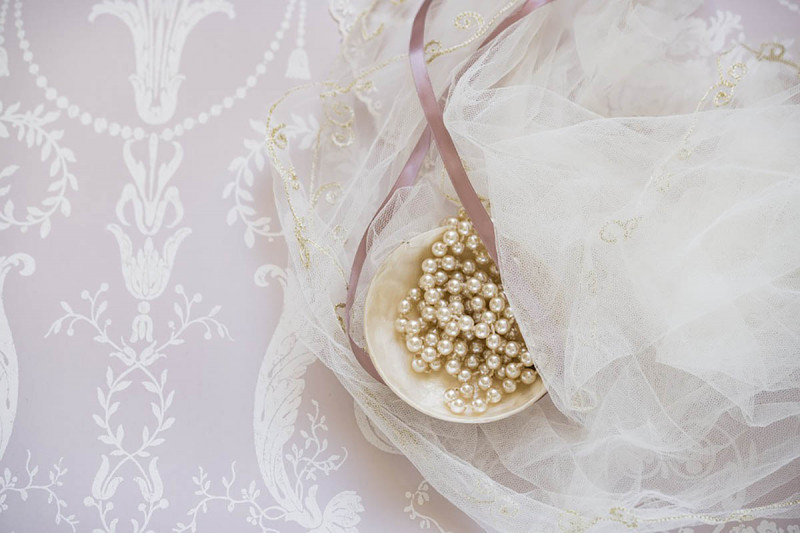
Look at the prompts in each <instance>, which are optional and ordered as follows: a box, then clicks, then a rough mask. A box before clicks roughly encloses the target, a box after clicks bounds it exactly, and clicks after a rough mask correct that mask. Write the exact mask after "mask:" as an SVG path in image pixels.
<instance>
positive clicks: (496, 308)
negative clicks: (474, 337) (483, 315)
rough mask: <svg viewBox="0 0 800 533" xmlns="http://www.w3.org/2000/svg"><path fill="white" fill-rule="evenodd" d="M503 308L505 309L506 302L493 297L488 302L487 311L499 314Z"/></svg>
mask: <svg viewBox="0 0 800 533" xmlns="http://www.w3.org/2000/svg"><path fill="white" fill-rule="evenodd" d="M505 308H506V301H505V300H503V299H502V298H500V297H499V296H495V297H494V298H492V299H491V300H489V309H490V310H491V311H493V312H495V313H499V312H501V311H502V310H503V309H505Z"/></svg>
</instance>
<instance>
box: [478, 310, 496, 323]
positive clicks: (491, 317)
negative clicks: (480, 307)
mask: <svg viewBox="0 0 800 533" xmlns="http://www.w3.org/2000/svg"><path fill="white" fill-rule="evenodd" d="M496 320H497V316H496V315H495V314H494V313H492V312H491V311H484V312H483V313H481V322H486V323H487V324H494V323H495V321H496Z"/></svg>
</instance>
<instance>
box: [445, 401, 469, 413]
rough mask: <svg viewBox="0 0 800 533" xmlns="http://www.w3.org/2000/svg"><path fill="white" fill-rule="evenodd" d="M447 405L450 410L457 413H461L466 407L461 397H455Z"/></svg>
mask: <svg viewBox="0 0 800 533" xmlns="http://www.w3.org/2000/svg"><path fill="white" fill-rule="evenodd" d="M448 406H449V407H450V410H451V411H453V412H454V413H455V414H457V415H460V414H461V413H463V412H464V411H465V410H466V408H467V404H466V403H465V402H464V400H463V399H461V398H456V399H455V400H453V401H452V402H450V403H449V404H448Z"/></svg>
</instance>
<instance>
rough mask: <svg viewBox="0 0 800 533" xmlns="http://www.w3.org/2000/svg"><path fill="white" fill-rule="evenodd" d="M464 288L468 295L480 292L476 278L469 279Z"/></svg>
mask: <svg viewBox="0 0 800 533" xmlns="http://www.w3.org/2000/svg"><path fill="white" fill-rule="evenodd" d="M464 286H465V287H466V288H467V291H469V292H470V294H477V293H479V292H480V291H481V282H480V280H479V279H478V278H469V279H468V280H467V281H466V283H464Z"/></svg>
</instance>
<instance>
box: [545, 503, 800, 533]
mask: <svg viewBox="0 0 800 533" xmlns="http://www.w3.org/2000/svg"><path fill="white" fill-rule="evenodd" d="M796 505H800V500H792V501H788V502H782V503H775V504H772V505H763V506H760V507H750V508H747V509H739V510H736V511H732V512H730V513H728V514H726V515H723V516H713V515H710V514H691V513H687V514H682V515H676V516H665V517H662V518H642V517H638V516H636V514H635V513H634V512H633V511H632V510H630V509H626V508H625V507H612V508H611V509H610V510H609V511H608V516H596V517H594V518H592V519H589V518H588V517H586V516H584V515H582V514H581V513H579V512H577V511H572V510H567V511H563V512H562V513H561V515H560V517H559V522H558V528H559V530H561V531H562V532H563V533H585V532H587V531H589V530H590V529H591V528H593V527H594V526H596V525H597V524H599V523H601V522H616V523H619V524H622V525H624V526H625V527H627V528H628V529H636V528H638V527H639V526H640V525H644V524H665V523H669V522H677V521H679V520H688V519H693V520H697V521H699V522H703V523H705V524H710V525H720V524H726V523H728V522H748V521H751V520H754V519H755V518H756V516H757V515H758V512H759V511H770V510H777V509H784V508H787V507H794V506H796ZM567 521H568V522H567Z"/></svg>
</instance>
